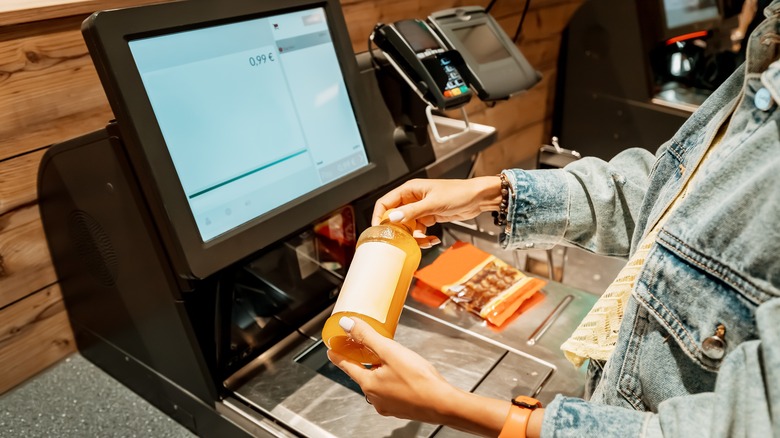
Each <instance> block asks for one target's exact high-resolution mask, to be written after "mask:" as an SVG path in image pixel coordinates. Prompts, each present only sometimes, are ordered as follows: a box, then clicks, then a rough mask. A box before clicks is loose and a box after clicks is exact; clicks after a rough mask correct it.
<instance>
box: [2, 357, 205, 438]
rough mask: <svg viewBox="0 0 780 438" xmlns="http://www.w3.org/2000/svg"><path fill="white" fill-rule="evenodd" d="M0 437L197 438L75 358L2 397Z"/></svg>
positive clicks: (79, 358)
mask: <svg viewBox="0 0 780 438" xmlns="http://www.w3.org/2000/svg"><path fill="white" fill-rule="evenodd" d="M0 437H2V438H5V437H9V438H10V437H26V438H34V437H58V438H61V437H79V438H82V437H123V438H130V437H155V438H161V437H171V438H179V437H182V438H184V437H187V438H191V437H194V435H193V434H192V433H191V432H189V431H188V430H187V429H185V428H184V427H182V426H180V425H179V424H178V423H176V422H175V421H173V420H171V419H170V418H169V417H167V416H165V415H164V414H163V413H162V412H160V411H159V410H157V408H155V407H154V406H152V405H151V404H149V403H148V402H147V401H146V400H144V399H142V398H140V397H139V396H138V395H136V394H135V393H134V392H132V391H130V390H129V389H127V388H126V387H124V386H123V385H122V384H120V383H119V382H117V381H116V380H114V379H113V378H112V377H111V376H109V375H108V374H106V373H105V372H103V371H102V370H101V369H99V368H97V367H96V366H95V365H93V364H92V363H90V362H88V361H87V360H86V359H84V358H83V357H82V356H81V355H79V354H74V355H72V356H69V357H68V358H66V359H64V360H62V361H61V362H59V363H57V364H56V365H54V366H53V367H51V368H49V369H48V370H46V371H44V372H43V373H41V374H40V375H38V376H36V377H35V378H33V379H31V380H29V381H28V382H26V383H24V384H22V385H20V386H19V387H17V388H15V389H13V390H11V391H9V392H8V393H6V394H4V395H2V396H0Z"/></svg>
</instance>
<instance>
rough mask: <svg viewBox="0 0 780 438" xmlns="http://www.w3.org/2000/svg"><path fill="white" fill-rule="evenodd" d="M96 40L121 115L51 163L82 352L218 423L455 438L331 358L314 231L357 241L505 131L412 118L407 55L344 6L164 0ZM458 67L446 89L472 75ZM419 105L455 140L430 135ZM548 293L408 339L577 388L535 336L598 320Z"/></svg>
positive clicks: (452, 317)
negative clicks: (387, 70)
mask: <svg viewBox="0 0 780 438" xmlns="http://www.w3.org/2000/svg"><path fill="white" fill-rule="evenodd" d="M484 15H486V14H484ZM460 16H461V17H460V18H458V19H459V20H461V21H462V22H464V23H466V22H467V21H468V20H464V19H463V17H464V15H463V14H462V13H460ZM472 23H476V24H480V22H479V21H478V20H474V21H473V22H472ZM483 23H484V22H483ZM84 35H85V39H86V41H87V45H88V47H89V49H90V53H91V54H92V56H93V59H94V61H95V65H96V68H97V70H98V73H99V75H100V78H101V80H102V82H103V85H104V88H105V89H106V94H107V96H108V98H109V101H110V103H111V106H112V109H113V111H114V114H115V116H116V120H115V121H112V122H111V123H109V124H108V125H107V127H106V128H105V129H103V130H100V131H98V132H95V133H92V134H89V135H86V136H83V137H80V138H77V139H73V140H71V141H68V142H65V143H62V144H59V145H55V146H53V147H52V148H50V149H49V150H48V151H47V153H46V155H45V157H44V159H43V161H42V164H41V168H40V173H39V196H40V208H41V216H42V220H43V224H44V229H45V232H46V236H47V240H48V243H49V247H50V251H51V254H52V259H53V262H54V265H55V269H56V271H57V275H58V277H59V279H60V285H61V288H62V292H63V297H64V300H65V303H66V306H67V309H68V314H69V317H70V320H71V323H72V326H73V328H74V331H75V333H76V338H77V344H78V347H79V350H80V352H81V353H82V355H83V356H84V357H86V358H87V359H88V360H90V361H91V362H93V363H95V364H96V365H98V366H99V367H101V368H102V369H103V370H105V371H106V372H108V373H109V374H111V375H112V376H114V377H115V378H116V379H117V380H119V381H120V382H122V383H123V384H124V385H126V386H128V387H129V388H131V389H132V390H133V391H135V392H136V393H138V394H139V395H141V396H142V397H144V398H146V399H147V400H149V401H150V402H151V403H153V404H154V405H155V406H157V407H158V408H159V409H161V410H162V411H163V412H165V413H166V414H168V415H170V416H171V417H172V418H174V419H176V420H177V421H178V422H180V423H181V424H183V425H184V426H186V427H187V428H189V429H190V430H192V431H193V432H195V433H197V434H198V435H201V436H220V437H222V436H245V435H254V436H277V437H284V436H344V437H352V436H390V435H392V436H433V435H436V436H450V435H453V434H454V435H457V434H458V433H459V432H456V431H453V430H450V429H447V428H440V427H437V426H434V425H428V424H421V423H416V422H409V421H404V420H400V419H395V418H385V417H382V416H379V415H377V414H376V413H375V412H374V410H373V408H372V407H371V406H370V405H368V404H366V402H365V401H364V398H363V395H362V394H360V389H359V388H358V387H357V386H355V385H354V383H352V382H351V381H350V380H349V379H348V378H347V377H346V376H345V375H344V374H342V373H341V372H340V371H339V370H337V369H336V368H335V367H333V366H332V365H331V364H330V363H329V362H328V361H327V358H326V356H325V349H324V348H323V346H322V343H321V342H320V340H319V337H320V330H321V327H322V324H323V323H324V321H325V319H326V318H327V316H329V315H330V311H331V308H332V305H333V303H334V302H335V297H336V295H337V293H338V290H339V287H340V282H341V280H342V278H343V273H344V270H345V268H346V261H345V260H346V259H344V258H342V259H339V258H338V257H333V258H332V259H330V260H328V261H327V262H324V261H323V259H321V258H318V254H319V253H318V250H317V248H318V245H320V244H321V245H323V246H327V245H328V244H329V245H331V246H330V248H331V251H330V253H329V255H331V256H333V255H334V254H336V255H338V254H337V253H338V251H337V250H332V249H333V248H336V249H338V245H336V246H333V240H338V238H335V237H334V236H333V235H329V237H328V238H329V239H331V241H328V242H326V241H325V240H322V239H320V240H317V239H318V238H317V237H313V236H317V230H316V229H315V228H316V227H315V226H313V224H317V225H320V224H323V223H326V224H327V225H328V228H329V229H330V230H331V231H332V232H335V231H338V232H340V233H341V237H342V238H343V240H344V241H346V242H347V243H349V242H350V239H349V236H350V235H352V236H354V234H356V231H360V230H354V229H352V228H350V227H351V225H350V224H351V223H352V222H351V220H350V218H349V216H354V219H355V223H357V224H358V228H360V220H361V218H362V220H363V223H364V224H365V223H366V222H367V217H366V214H367V211H370V206H371V205H372V203H373V199H375V198H376V197H377V196H378V195H379V194H381V193H382V192H383V191H384V190H385V187H387V186H389V185H393V184H397V183H398V182H399V181H402V180H403V179H405V178H410V177H412V176H425V175H426V173H427V172H432V173H434V174H435V173H436V172H441V173H444V172H445V171H446V170H447V169H451V168H453V166H454V161H453V160H457V158H458V157H459V156H465V155H464V154H473V153H474V152H475V151H476V150H478V149H479V148H480V147H484V146H485V143H486V142H487V143H489V142H490V141H492V136H493V135H494V132H493V131H492V130H491V128H489V127H484V126H481V125H475V124H471V126H466V125H467V123H466V122H465V121H461V122H458V123H454V124H453V123H451V122H447V121H444V120H440V119H438V118H437V117H439V116H436V115H435V114H433V112H432V111H430V110H427V111H426V110H425V106H423V108H422V110H421V109H420V108H418V109H416V110H414V111H416V112H415V113H414V114H415V115H414V116H413V117H411V118H410V119H409V120H407V121H408V122H409V124H408V125H403V126H402V128H400V129H399V128H398V126H401V125H399V117H400V116H399V113H398V112H397V111H394V110H393V108H392V107H393V104H388V106H389V107H390V111H388V109H387V108H386V107H385V105H383V104H381V102H382V99H383V98H382V93H381V92H380V87H379V86H378V85H377V84H378V83H379V82H381V81H382V80H383V79H382V77H381V75H379V74H378V73H377V72H375V68H376V66H377V65H380V64H381V63H382V62H390V61H382V60H381V58H382V56H381V53H376V54H375V56H370V54H369V55H368V57H366V55H363V56H362V57H361V56H358V58H357V62H356V58H355V56H354V54H353V52H352V49H351V47H350V42H349V38H348V35H347V31H346V25H345V23H344V18H343V16H342V12H341V9H340V4H339V2H338V1H336V0H324V1H322V0H293V1H284V2H283V1H281V0H274V1H265V2H257V1H252V0H233V1H231V2H220V3H217V2H202V1H182V2H172V3H164V4H159V5H153V6H144V7H138V8H130V9H124V10H114V11H108V12H102V13H97V14H94V15H93V16H91V17H90V18H89V19H88V20H87V21H86V22H85V24H84ZM375 36H376V34H375ZM435 38H436V39H438V37H435ZM437 43H440V44H442V45H444V42H443V41H442V40H441V39H438V41H437ZM448 50H450V49H448ZM423 52H425V50H423ZM442 53H444V52H436V53H433V54H432V55H435V56H434V59H438V60H439V61H441V59H442V56H441V55H442ZM428 55H431V53H428ZM426 56H427V55H426ZM424 57H425V56H423V57H421V58H420V59H422V58H424ZM445 65H448V64H447V63H443V62H439V64H438V67H439V68H440V69H441V70H444V68H443V67H444V66H445ZM398 67H399V68H398V69H397V70H395V71H396V72H403V67H401V66H398ZM433 70H434V71H435V69H433ZM375 73H377V74H375ZM406 73H407V76H408V72H406ZM446 73H447V74H446V75H445V76H444V77H438V78H433V77H432V78H431V79H433V82H432V84H434V85H437V86H438V85H439V84H443V87H442V88H441V89H440V90H439V92H443V91H445V90H446V89H447V87H450V86H453V87H454V86H456V85H457V86H458V87H459V88H460V87H461V86H462V85H461V84H456V83H454V82H453V83H450V82H451V81H450V80H449V79H446V78H450V76H451V75H450V74H449V73H450V72H449V71H448V72H446ZM437 74H438V73H437ZM385 79H386V78H385ZM442 79H445V80H444V82H443V83H442V82H441V80H442ZM450 79H451V78H450ZM403 80H404V81H407V79H403ZM533 82H534V81H532V83H533ZM385 85H386V84H385ZM409 85H413V86H415V85H416V84H414V83H412V84H409ZM417 85H419V84H417ZM465 89H466V90H468V87H466V88H465ZM384 91H385V94H387V90H384ZM417 92H418V93H421V94H423V95H424V94H425V93H424V90H423V92H421V91H420V89H419V88H418V89H417ZM462 92H463V91H462ZM420 114H425V119H426V120H431V121H433V123H436V122H438V121H442V126H444V128H443V129H442V132H444V130H446V129H449V131H447V132H449V133H446V132H445V133H444V135H439V133H436V136H438V137H439V138H438V139H439V140H441V141H435V142H434V144H436V143H438V144H440V145H441V144H443V145H445V146H448V147H451V148H453V149H452V150H447V151H445V153H443V154H439V155H438V156H437V154H436V152H435V151H432V150H431V149H432V148H433V146H432V145H431V142H429V141H427V140H426V138H425V137H424V136H420V135H417V134H418V132H417V131H418V130H420V129H425V130H427V129H428V128H429V127H428V126H426V125H425V124H424V123H423V124H422V125H421V124H420V123H419V120H420V118H419V117H418V116H419V115H420ZM393 119H395V123H394V122H393ZM448 123H449V127H447V126H445V125H447V124H448ZM434 129H439V128H437V127H435V126H434ZM432 130H433V129H432ZM449 136H456V137H459V139H458V138H455V137H449ZM464 139H465V141H463V140H464ZM456 140H459V141H461V145H462V147H459V148H458V147H454V146H452V144H455V143H454V142H455V141H456ZM449 142H453V143H449ZM464 151H465V152H464ZM345 206H351V208H345ZM333 211H339V212H340V213H339V215H333V214H332V212H333ZM323 218H326V219H325V221H324V222H323V221H322V220H323ZM334 223H335V225H334ZM331 225H333V226H332V227H331ZM326 234H327V233H326ZM330 234H333V233H330ZM336 234H338V233H336ZM344 236H346V237H344ZM353 240H354V237H353V238H352V241H353ZM312 246H313V247H314V248H315V249H314V250H313V251H312V250H310V249H311V248H312ZM347 246H348V245H347ZM326 249H327V248H326ZM342 249H344V248H342ZM348 250H349V248H348V247H347V248H346V249H344V251H345V252H348ZM325 252H327V251H325ZM569 292H571V291H570V290H569V289H568V288H566V287H564V286H560V285H552V286H551V287H549V288H548V289H547V293H548V294H549V295H554V294H558V295H561V294H562V295H566V294H568V293H569ZM571 293H576V292H571ZM575 301H576V300H575ZM581 301H583V302H585V301H586V300H581ZM545 302H549V303H550V306H552V307H550V306H547V307H545V305H540V306H537V307H535V308H534V309H533V311H532V312H529V317H528V318H525V319H524V320H523V321H524V322H522V323H521V322H520V320H518V321H517V322H516V323H515V324H513V328H512V330H505V331H503V332H501V333H492V332H491V330H490V328H489V327H486V326H485V325H484V324H481V323H480V321H477V320H475V319H474V317H473V316H471V315H469V314H464V312H458V311H457V309H453V308H450V307H447V306H441V307H437V308H427V307H426V306H424V305H422V304H419V303H410V304H409V306H407V311H405V312H404V314H403V316H402V318H401V324H400V326H399V329H398V332H397V337H396V339H397V340H398V341H399V342H401V343H403V344H404V345H406V346H407V347H410V348H412V349H414V350H415V351H417V352H419V353H421V354H422V355H423V356H424V357H426V358H427V359H428V360H430V361H431V362H432V363H434V365H435V366H437V368H438V369H439V370H440V371H441V373H442V374H443V375H444V376H445V377H446V378H447V379H448V380H449V381H451V382H453V383H454V384H456V385H458V386H460V387H462V388H464V389H467V390H473V391H477V392H480V393H485V394H490V395H495V396H500V397H509V396H511V395H516V394H520V393H525V394H529V395H533V394H535V395H537V396H538V397H540V398H542V399H543V400H544V399H549V398H551V397H552V395H553V394H554V393H555V392H564V393H576V392H577V391H580V390H581V387H582V381H581V380H582V379H581V377H578V376H579V374H578V372H577V371H576V370H573V369H569V368H565V367H564V366H562V364H561V363H560V359H561V358H562V356H561V355H560V353H559V352H557V351H556V350H557V345H556V346H555V348H550V346H549V345H546V344H545V343H544V342H539V341H540V339H542V338H541V336H542V335H544V340H550V342H551V343H552V344H555V343H558V344H559V343H560V339H559V338H561V337H562V336H565V334H566V331H567V330H568V332H570V331H571V329H573V327H571V328H570V329H567V327H568V326H566V327H563V328H561V326H560V325H551V323H549V321H550V320H551V319H550V318H552V319H553V320H556V321H565V320H569V319H571V320H573V321H574V320H576V321H578V320H579V318H581V317H582V314H579V313H577V312H580V311H579V310H577V309H578V307H577V306H576V305H569V306H568V307H567V309H566V310H567V313H566V314H562V313H563V311H562V310H561V308H560V306H557V307H556V306H553V304H554V303H555V302H556V301H555V300H545ZM575 304H576V303H575ZM575 310H577V311H575ZM580 313H582V312H580ZM553 317H554V318H553Z"/></svg>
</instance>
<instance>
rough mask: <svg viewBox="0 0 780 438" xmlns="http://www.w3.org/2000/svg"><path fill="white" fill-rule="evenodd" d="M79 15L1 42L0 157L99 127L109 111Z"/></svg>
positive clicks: (25, 30) (109, 113)
mask: <svg viewBox="0 0 780 438" xmlns="http://www.w3.org/2000/svg"><path fill="white" fill-rule="evenodd" d="M78 24H79V22H78V21H73V20H60V21H57V22H56V23H51V24H46V25H41V26H39V27H40V29H39V30H40V31H41V32H43V33H42V34H33V33H31V32H32V31H31V30H30V29H26V28H25V29H23V30H20V35H23V36H22V37H19V38H16V39H11V40H9V41H7V42H6V43H4V44H2V45H0V160H3V159H6V158H8V157H12V156H15V155H19V154H23V153H25V152H28V151H30V150H35V149H38V148H41V147H44V146H48V145H49V144H52V143H55V142H59V141H63V140H66V139H68V138H71V137H75V136H78V135H81V134H84V133H86V132H90V131H93V130H96V129H99V128H101V127H103V126H105V124H106V123H107V122H108V121H109V120H110V119H111V118H112V117H113V116H112V113H111V110H110V108H109V106H108V102H107V101H106V97H105V93H104V92H103V88H102V86H101V84H100V81H99V79H98V77H97V72H96V71H95V68H94V66H93V64H92V60H91V58H90V57H89V53H88V51H87V48H86V46H85V44H84V41H83V38H82V37H81V33H80V31H79V30H78ZM10 36H13V35H10Z"/></svg>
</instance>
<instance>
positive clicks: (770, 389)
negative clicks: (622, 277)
mask: <svg viewBox="0 0 780 438" xmlns="http://www.w3.org/2000/svg"><path fill="white" fill-rule="evenodd" d="M764 13H765V15H766V17H767V19H766V20H765V21H764V22H763V23H762V24H761V25H760V26H759V27H758V28H757V29H756V30H755V31H754V32H753V34H752V35H751V37H750V40H749V42H748V48H747V60H746V62H745V65H744V66H743V67H741V68H739V69H738V71H736V72H735V73H734V74H733V75H732V76H731V77H730V78H729V79H728V80H727V81H726V83H724V84H723V85H722V86H721V87H720V88H719V89H718V90H717V91H716V92H714V93H713V94H712V96H710V98H709V99H708V100H707V101H706V102H705V103H704V104H703V105H702V106H701V107H700V108H699V110H698V111H696V113H694V114H693V115H692V116H691V117H690V118H689V119H688V120H687V121H686V122H685V124H684V125H683V126H682V127H681V128H680V130H679V131H678V132H677V133H676V134H675V135H674V137H673V138H672V139H671V140H670V141H668V142H667V143H665V144H664V145H662V146H661V148H660V149H659V150H658V152H657V153H656V155H655V156H653V155H652V154H651V153H649V152H647V151H645V150H641V149H629V150H626V151H623V152H622V153H620V154H618V155H617V156H616V157H614V158H613V159H612V160H610V161H609V162H604V161H602V160H598V159H595V158H583V159H581V160H579V161H576V162H574V163H572V164H570V165H568V166H567V167H566V168H564V169H561V170H539V171H523V170H511V171H505V173H507V174H508V176H509V179H510V181H511V184H512V186H513V189H514V194H515V195H514V198H513V199H512V200H511V201H510V205H509V207H508V220H509V226H508V228H507V230H506V233H504V234H503V235H502V237H501V241H502V244H503V245H504V246H505V247H512V248H529V247H534V248H545V247H550V246H552V245H555V244H566V245H576V246H579V247H581V248H584V249H586V250H589V251H592V252H594V253H597V254H603V255H609V256H615V257H624V258H625V257H629V256H630V255H631V254H632V253H633V252H634V250H635V249H636V247H637V245H638V243H639V242H640V241H641V240H642V237H643V236H644V235H645V234H646V233H648V232H649V231H650V230H651V229H652V228H653V226H654V225H655V223H656V222H657V221H658V220H659V218H660V217H661V216H662V215H663V214H664V212H665V211H666V210H667V208H668V207H669V205H670V204H671V203H672V201H673V200H674V199H675V198H676V197H677V196H678V194H679V193H680V192H681V189H682V187H683V185H684V184H685V183H686V181H687V180H688V178H689V177H690V174H691V173H692V172H691V169H695V168H696V166H697V164H698V163H699V162H700V160H701V159H702V157H703V156H704V153H705V152H706V150H707V149H708V147H709V145H710V143H711V142H712V140H713V138H714V136H715V134H716V133H717V132H718V130H719V128H720V127H721V125H723V124H724V123H728V125H727V130H726V131H725V134H724V136H723V137H722V140H721V141H720V143H719V144H718V145H717V146H716V147H715V148H714V149H713V151H712V152H711V153H710V155H709V156H708V158H707V160H706V161H703V162H702V165H701V167H700V168H698V170H697V171H696V178H695V179H694V180H693V183H692V186H691V187H688V189H687V191H686V194H685V197H684V199H682V200H681V202H680V203H679V204H678V206H677V207H676V208H675V209H674V210H671V211H670V213H669V215H668V217H667V218H666V220H665V222H664V223H663V225H662V226H661V228H660V231H659V234H658V238H657V240H656V241H655V243H654V245H653V247H652V249H651V251H650V254H649V255H648V256H647V257H646V258H645V263H644V265H643V268H642V270H641V271H640V273H639V275H638V277H637V280H636V282H635V284H634V289H633V291H632V296H631V298H630V299H629V302H628V304H627V307H626V309H625V313H624V318H623V321H622V324H621V326H620V331H619V337H618V342H617V346H616V348H615V350H614V352H613V354H612V356H611V358H610V359H609V360H608V361H607V362H606V364H601V363H598V362H595V361H591V363H590V364H589V376H590V378H591V379H592V381H591V382H589V383H591V384H592V385H589V386H588V387H589V388H593V390H592V393H591V394H588V397H589V400H588V401H585V400H582V399H578V398H571V397H563V396H557V397H556V398H555V399H554V400H553V401H552V402H551V403H550V405H549V406H547V409H546V411H545V417H544V423H543V427H542V435H543V436H545V437H558V436H576V437H581V436H599V437H631V436H648V437H655V436H667V437H709V436H757V437H768V436H775V437H780V128H779V127H778V124H779V123H780V109H778V103H780V61H776V60H777V59H778V53H780V44H779V43H778V42H777V40H775V39H773V38H772V35H773V34H774V35H776V34H777V33H780V21H779V20H780V0H776V1H774V2H773V3H772V4H771V5H770V6H769V7H767V8H766V10H765V11H764ZM761 89H765V90H764V91H759V90H761ZM767 91H768V92H769V95H767V94H766V93H767ZM757 93H758V94H759V98H758V99H757V98H756V95H757ZM768 96H771V99H766V98H767V97H768ZM762 98H763V100H762ZM719 327H721V328H722V329H723V330H724V332H722V333H718V328H719ZM719 339H722V341H723V344H722V348H721V349H718V348H715V349H714V350H707V349H705V348H704V347H705V346H711V345H713V342H714V343H715V344H717V342H718V341H719ZM719 352H720V353H723V355H722V357H721V355H719V354H717V353H719ZM602 365H603V368H602Z"/></svg>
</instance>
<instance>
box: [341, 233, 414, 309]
mask: <svg viewBox="0 0 780 438" xmlns="http://www.w3.org/2000/svg"><path fill="white" fill-rule="evenodd" d="M405 260H406V253H405V252H404V251H403V250H402V249H400V248H396V247H395V246H393V245H390V244H387V243H383V242H366V243H363V244H361V245H360V246H358V248H357V250H356V251H355V257H354V258H353V259H352V264H351V265H350V266H349V271H348V272H347V277H346V278H345V279H344V285H343V286H341V292H340V293H339V298H338V300H336V307H334V308H333V313H337V312H356V313H361V314H363V315H366V316H370V317H371V318H374V319H376V320H377V321H379V322H381V323H382V324H384V323H385V322H386V319H387V312H388V310H390V303H391V302H392V301H393V295H394V294H395V288H396V286H398V279H399V277H400V276H401V270H402V269H403V267H404V261H405Z"/></svg>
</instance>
